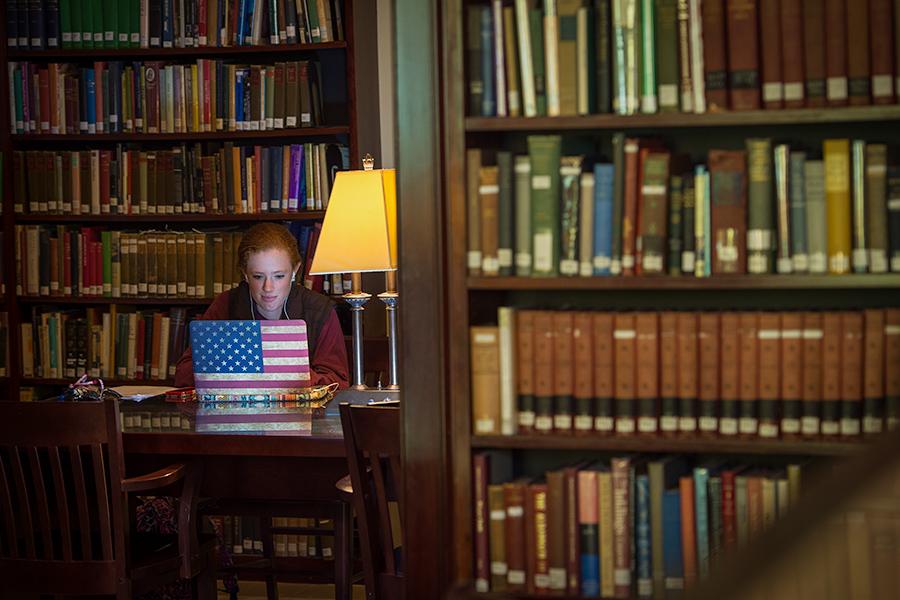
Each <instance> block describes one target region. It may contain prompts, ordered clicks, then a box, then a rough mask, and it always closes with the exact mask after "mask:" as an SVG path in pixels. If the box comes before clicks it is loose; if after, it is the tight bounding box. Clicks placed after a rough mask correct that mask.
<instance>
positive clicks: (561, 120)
mask: <svg viewBox="0 0 900 600" xmlns="http://www.w3.org/2000/svg"><path fill="white" fill-rule="evenodd" d="M898 119H900V106H853V107H845V108H827V109H810V108H802V109H786V110H754V111H745V112H717V113H713V112H710V113H703V114H693V113H657V114H652V115H642V114H637V115H629V116H622V115H613V114H602V115H585V116H573V117H532V118H525V117H466V119H465V130H466V132H467V133H477V132H491V131H577V130H606V129H613V130H623V129H657V128H677V127H742V126H761V125H777V126H781V125H822V124H832V123H857V122H865V121H896V120H898Z"/></svg>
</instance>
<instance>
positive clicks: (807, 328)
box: [800, 312, 822, 437]
mask: <svg viewBox="0 0 900 600" xmlns="http://www.w3.org/2000/svg"><path fill="white" fill-rule="evenodd" d="M802 356H803V358H802V360H803V365H802V372H803V382H802V385H803V388H802V392H801V394H802V403H803V408H802V414H803V417H802V419H801V421H800V433H802V434H803V436H804V437H818V436H819V422H820V416H821V411H822V315H821V313H816V312H805V313H803V348H802Z"/></svg>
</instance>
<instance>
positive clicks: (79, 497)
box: [69, 446, 93, 560]
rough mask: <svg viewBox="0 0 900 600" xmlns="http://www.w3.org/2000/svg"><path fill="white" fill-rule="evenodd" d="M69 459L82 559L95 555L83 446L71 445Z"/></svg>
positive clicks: (88, 558)
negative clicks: (82, 457)
mask: <svg viewBox="0 0 900 600" xmlns="http://www.w3.org/2000/svg"><path fill="white" fill-rule="evenodd" d="M69 461H70V462H71V463H72V487H73V488H74V491H75V507H76V508H77V510H78V531H79V532H80V533H81V559H82V560H90V559H91V558H92V557H93V549H92V547H91V546H92V544H91V517H90V513H89V512H88V495H87V484H86V483H85V480H84V465H82V463H81V448H80V447H79V446H70V447H69Z"/></svg>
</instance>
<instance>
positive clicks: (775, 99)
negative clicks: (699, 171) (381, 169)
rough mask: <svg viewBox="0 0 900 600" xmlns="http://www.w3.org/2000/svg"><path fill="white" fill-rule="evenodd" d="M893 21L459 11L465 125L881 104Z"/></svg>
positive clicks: (799, 3)
mask: <svg viewBox="0 0 900 600" xmlns="http://www.w3.org/2000/svg"><path fill="white" fill-rule="evenodd" d="M893 10H895V9H893ZM893 10H892V6H891V0H872V1H870V2H868V5H866V4H865V3H864V4H863V5H862V6H860V3H859V2H854V1H852V0H830V1H828V2H823V1H822V0H782V1H779V0H704V1H703V2H701V1H700V0H593V1H591V2H585V1H584V0H548V1H545V2H543V8H541V7H540V3H539V6H537V7H536V6H534V3H533V2H529V1H528V0H514V1H513V2H509V1H506V2H504V0H492V1H491V2H489V3H485V4H481V3H478V4H471V5H469V6H468V7H467V16H466V20H467V22H466V29H467V33H466V54H467V58H468V60H467V67H468V101H469V106H468V112H469V115H472V116H483V117H493V116H497V117H506V116H510V117H517V116H525V117H534V116H543V115H549V116H557V115H586V114H593V113H616V114H620V115H631V114H636V113H656V112H668V111H681V112H686V113H703V112H707V111H721V110H756V109H759V108H761V107H764V108H766V109H780V108H784V107H786V108H798V107H804V106H808V107H820V106H826V105H828V106H844V105H847V104H851V105H861V104H871V103H875V104H891V103H894V102H895V79H894V78H895V75H897V71H896V69H895V64H894V63H895V61H897V62H900V42H897V46H896V48H895V38H896V37H897V35H898V32H897V31H895V26H894V20H893V18H892V12H893Z"/></svg>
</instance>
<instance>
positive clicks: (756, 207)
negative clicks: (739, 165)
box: [746, 138, 776, 273]
mask: <svg viewBox="0 0 900 600" xmlns="http://www.w3.org/2000/svg"><path fill="white" fill-rule="evenodd" d="M746 145H747V170H748V175H749V176H748V182H747V272H749V273H771V272H772V271H773V270H774V269H773V264H772V263H773V254H774V253H773V250H774V249H775V222H776V220H775V215H774V213H773V211H774V202H773V198H772V194H773V191H774V188H773V184H772V180H773V174H772V140H771V139H769V138H749V139H747V140H746Z"/></svg>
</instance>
